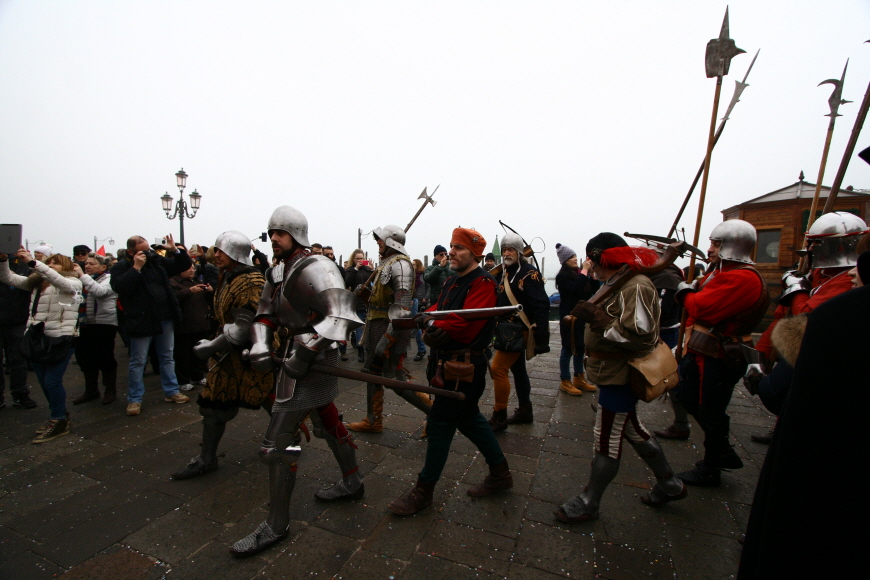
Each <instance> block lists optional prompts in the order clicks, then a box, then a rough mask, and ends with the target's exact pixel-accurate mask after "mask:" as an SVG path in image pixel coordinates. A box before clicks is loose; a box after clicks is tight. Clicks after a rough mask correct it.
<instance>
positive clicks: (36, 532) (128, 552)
mask: <svg viewBox="0 0 870 580" xmlns="http://www.w3.org/2000/svg"><path fill="white" fill-rule="evenodd" d="M553 336H554V337H555V338H556V342H558V338H557V337H558V334H555V333H554V335H553ZM119 342H120V341H119ZM351 354H353V351H352V350H351ZM118 359H119V362H120V365H121V369H122V370H123V369H125V368H126V364H127V357H126V352H125V351H124V349H123V348H119V349H118ZM354 361H355V357H351V362H348V363H346V364H347V366H348V367H349V368H354V369H355V368H358V366H359V365H358V364H357V363H356V362H354ZM409 368H410V369H411V371H412V373H413V374H414V375H416V376H417V377H418V379H420V380H422V376H423V363H413V362H411V363H409ZM121 374H122V375H123V374H124V373H123V372H122V373H121ZM530 374H531V376H532V378H533V380H532V386H533V390H532V399H533V402H534V405H535V423H534V424H531V425H522V426H513V427H511V428H509V430H508V431H507V432H504V433H501V434H499V435H498V438H499V441H500V443H501V445H502V449H503V450H504V451H505V453H506V454H507V457H508V461H509V463H510V467H511V469H512V470H513V473H514V486H515V487H514V488H513V490H511V491H509V492H505V493H503V494H501V495H496V496H492V497H489V498H485V499H481V500H475V499H472V498H470V497H469V496H467V495H466V494H465V489H466V488H467V487H468V486H469V485H470V484H474V483H478V482H479V481H480V480H481V479H482V478H483V476H484V474H485V472H486V466H485V463H484V462H483V460H482V457H481V456H480V454H478V453H477V451H476V449H475V448H474V447H473V446H472V445H471V444H470V443H469V442H468V441H467V440H466V439H465V438H464V437H462V436H461V435H459V434H458V433H457V436H456V439H455V441H454V444H453V448H452V451H451V455H450V459H449V461H448V463H447V467H446V469H445V471H444V475H443V478H442V480H441V481H440V482H439V484H438V486H437V487H436V491H435V504H434V505H433V507H432V508H429V509H427V510H424V511H423V512H421V513H420V514H417V515H416V516H412V517H407V518H401V517H397V516H393V515H391V514H390V513H389V512H388V511H387V509H386V508H387V504H388V503H389V502H390V501H392V500H393V499H394V498H396V497H398V496H399V495H401V494H403V493H405V492H406V491H407V490H408V489H410V487H411V485H412V484H413V482H414V481H415V479H416V474H417V472H418V471H419V470H420V468H421V467H422V464H423V457H424V454H425V449H426V443H425V440H420V439H419V438H418V437H419V434H420V432H421V426H422V420H421V417H420V415H419V412H418V411H416V409H414V408H412V407H411V406H410V405H407V404H404V403H403V402H402V401H401V399H399V398H398V397H397V396H396V395H395V394H394V393H392V392H389V391H388V392H387V404H386V408H385V412H386V413H387V417H386V418H385V421H384V422H385V425H386V426H387V429H386V430H385V431H384V432H383V433H382V434H363V435H361V436H359V437H358V438H357V442H358V444H359V459H360V464H361V468H362V470H363V472H364V473H365V475H366V482H365V483H366V495H365V497H364V498H363V499H361V500H358V501H352V502H348V503H342V504H322V503H318V502H316V501H315V500H314V498H313V496H312V494H313V492H314V491H315V490H316V489H318V488H319V487H321V486H323V485H325V484H327V483H331V482H332V481H334V480H335V479H337V477H338V476H339V473H338V470H337V467H336V465H335V462H334V459H333V458H332V455H331V454H330V453H329V450H328V448H327V447H326V445H325V444H324V443H323V442H322V441H320V440H317V439H312V441H311V443H308V444H303V448H304V452H303V455H302V459H301V460H300V462H299V471H298V476H299V477H298V480H297V484H296V490H295V493H294V497H293V522H292V524H291V533H290V536H289V538H288V539H286V540H285V541H284V542H282V543H281V544H279V545H278V546H276V547H274V548H273V549H271V550H268V551H266V552H264V553H262V554H260V555H258V556H255V557H253V558H249V559H245V560H237V559H234V558H232V557H231V556H230V555H229V553H228V552H227V547H228V546H229V545H230V544H231V543H232V542H234V541H235V540H237V539H239V538H241V537H243V536H245V535H247V534H248V533H249V532H250V531H252V530H253V529H254V528H255V527H256V526H257V524H259V522H261V521H262V520H263V519H264V518H265V516H266V513H267V509H268V505H267V502H268V491H267V480H268V475H267V470H266V467H265V466H264V465H262V464H260V463H259V462H258V460H257V450H258V444H259V442H260V439H261V437H262V433H263V430H264V428H265V427H266V424H267V415H266V413H265V412H263V411H259V412H254V411H246V410H243V411H241V412H240V413H239V416H238V417H237V419H236V420H234V421H233V422H231V423H230V424H229V426H228V428H227V432H226V436H225V438H224V441H223V443H222V445H221V449H220V453H221V455H222V457H221V467H220V469H218V470H217V471H215V472H212V473H209V474H207V475H205V476H203V477H199V478H195V479H193V480H187V481H173V480H171V479H170V478H169V473H171V472H173V471H175V470H176V469H178V468H180V467H183V466H184V465H185V464H186V462H187V461H188V460H189V459H190V457H192V456H194V455H196V454H197V453H198V443H199V434H200V424H199V415H198V412H197V407H196V405H195V404H193V403H190V404H187V405H176V404H170V403H164V402H163V394H162V391H161V390H160V388H159V384H158V379H159V377H157V376H156V375H152V374H150V372H149V375H148V376H147V377H146V379H147V380H146V388H147V393H146V397H145V401H144V405H143V412H142V414H141V415H139V416H138V417H127V416H126V415H125V414H124V409H125V407H126V402H125V401H124V400H123V396H122V398H121V399H119V400H118V401H117V402H116V403H114V404H112V405H108V406H102V405H100V403H99V401H94V402H91V403H87V404H85V405H80V406H76V407H73V406H72V405H71V403H70V410H71V412H72V419H73V427H72V433H71V435H70V436H66V437H62V438H60V439H58V440H55V441H52V442H49V443H45V444H42V445H32V444H31V443H30V439H32V437H33V435H34V433H33V432H34V429H35V428H36V427H38V426H39V425H41V424H42V423H43V422H44V421H45V419H46V418H47V405H46V403H45V400H44V398H43V396H42V393H41V392H40V390H39V388H38V387H36V388H34V391H33V393H32V394H33V398H34V400H36V401H37V402H38V403H39V408H38V409H36V410H32V411H25V410H22V409H20V408H13V407H12V406H11V405H9V407H7V408H6V409H3V410H2V411H0V578H2V579H16V580H29V579H38V578H51V577H54V576H58V575H61V574H64V579H65V580H74V579H79V578H82V579H83V578H101V579H111V580H115V579H118V580H123V579H139V578H145V579H158V578H167V579H176V578H177V579H181V580H195V579H200V578H202V579H209V580H211V579H213V578H216V577H219V578H221V580H235V579H249V578H250V579H253V578H264V579H279V578H347V579H351V580H356V579H370V578H371V579H374V578H383V579H389V580H393V579H414V580H417V579H430V578H431V579H436V578H451V579H457V580H461V579H466V578H468V579H471V578H474V579H486V580H488V579H496V578H509V579H511V580H530V579H541V580H544V579H552V580H556V579H558V578H611V579H614V580H617V579H622V578H639V577H651V578H690V579H697V578H729V577H733V576H734V574H735V572H736V570H737V564H738V561H739V557H740V544H739V543H738V538H739V537H740V535H741V533H742V531H743V530H744V528H745V526H746V520H747V517H748V513H749V505H750V503H751V501H752V496H753V493H754V489H755V482H756V479H757V477H758V473H759V469H760V467H761V464H762V462H763V460H764V454H765V453H766V447H765V446H763V445H759V444H756V443H754V442H752V441H751V440H750V435H751V434H752V433H763V432H766V431H767V429H768V428H769V427H771V426H772V425H773V419H772V418H771V416H770V415H769V414H768V413H767V412H766V411H765V410H764V409H763V408H762V407H761V406H760V403H759V401H758V400H757V399H754V398H750V397H749V396H748V395H747V393H746V392H745V391H744V390H743V388H742V387H739V388H738V389H736V390H735V395H734V399H733V401H732V404H731V408H730V411H729V412H730V414H731V421H732V430H733V436H734V442H735V444H736V445H737V451H738V453H739V454H740V456H741V457H742V458H743V459H744V461H745V462H746V467H745V468H743V469H742V470H740V471H736V472H733V473H729V474H725V475H723V484H722V487H720V488H718V489H697V488H691V489H690V490H689V497H688V498H687V499H686V500H684V501H681V502H677V503H674V504H669V505H667V506H665V507H664V508H663V509H661V510H656V509H652V508H648V507H646V506H644V505H643V504H642V503H641V502H640V501H639V499H638V496H639V495H640V494H641V493H643V492H644V491H645V490H647V489H649V488H650V485H651V483H652V474H651V473H650V472H649V470H648V469H647V468H646V466H645V465H644V464H643V463H642V462H641V460H640V459H639V458H638V457H637V455H636V454H635V453H634V452H633V451H632V449H631V448H630V447H629V446H627V445H626V450H625V451H626V452H625V453H624V454H623V460H622V466H621V468H620V471H619V474H618V475H617V476H616V479H615V481H614V483H613V484H612V485H611V486H610V488H609V489H608V490H607V493H606V494H605V496H604V500H603V502H602V511H601V518H600V519H599V520H597V521H595V522H591V523H587V524H581V525H576V526H568V525H564V524H561V523H560V522H558V521H557V520H556V519H555V518H554V517H553V515H552V512H553V510H554V509H555V508H556V507H557V506H558V505H559V504H560V503H562V502H564V501H565V500H567V499H568V498H570V497H571V496H573V495H576V494H577V493H579V492H580V491H581V488H582V486H583V485H584V484H585V481H586V477H587V474H588V472H589V464H590V456H591V452H592V443H591V438H592V426H593V423H594V413H593V411H592V408H591V405H590V404H591V403H593V402H594V401H595V399H596V397H595V396H594V395H591V396H590V395H584V396H583V397H571V396H568V395H565V394H563V393H560V391H559V389H558V384H559V383H558V358H557V354H555V353H551V354H550V355H546V356H540V357H537V358H536V359H534V360H533V361H532V362H531V363H530ZM67 379H68V381H67V391H68V396H69V399H70V400H71V399H72V396H73V395H74V394H75V393H77V392H79V391H80V390H81V386H82V381H81V378H80V372H79V369H78V367H77V366H75V365H73V364H71V365H70V368H69V371H68V372H67ZM121 380H122V385H121V388H120V391H121V394H122V395H123V394H124V393H125V392H126V386H125V382H124V379H121ZM30 382H31V384H32V385H34V386H35V385H37V383H36V380H35V377H33V375H32V374H31V377H30ZM364 389H365V387H364V385H362V384H360V383H352V382H350V381H341V383H340V391H341V395H340V396H339V398H338V399H337V401H336V403H337V405H338V407H339V410H340V411H342V412H344V414H345V418H346V419H349V420H357V419H359V418H361V417H362V414H363V408H364V405H365V395H364ZM491 395H492V393H491V389H488V390H487V398H486V399H485V401H484V402H483V403H482V408H483V410H484V414H486V415H489V413H490V411H491V407H490V405H491V402H492V398H491ZM512 405H513V401H512ZM639 410H640V414H641V417H642V419H643V420H644V421H645V422H646V424H647V425H648V426H649V427H650V428H661V427H665V426H667V425H668V424H669V423H670V419H671V417H672V415H671V412H670V407H669V405H666V404H662V402H660V401H659V402H654V403H651V404H646V405H645V404H643V403H641V404H640V405H639ZM700 434H701V431H700V429H699V428H697V426H695V425H693V431H692V438H691V439H690V440H689V441H683V442H670V441H663V442H662V446H663V448H664V449H665V452H666V454H667V456H668V459H669V460H670V462H671V465H672V466H673V467H674V469H675V470H677V471H681V470H685V469H689V468H690V467H691V466H692V464H693V463H694V462H695V461H697V460H698V459H700V457H701V439H700V437H699V436H700Z"/></svg>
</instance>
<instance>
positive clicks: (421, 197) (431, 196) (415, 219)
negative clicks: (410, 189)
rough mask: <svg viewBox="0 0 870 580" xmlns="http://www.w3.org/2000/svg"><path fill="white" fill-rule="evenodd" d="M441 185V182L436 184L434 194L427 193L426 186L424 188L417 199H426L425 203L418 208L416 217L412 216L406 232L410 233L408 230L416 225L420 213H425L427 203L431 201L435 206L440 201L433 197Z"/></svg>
mask: <svg viewBox="0 0 870 580" xmlns="http://www.w3.org/2000/svg"><path fill="white" fill-rule="evenodd" d="M439 187H441V184H440V183H439V184H438V185H436V186H435V189H433V190H432V195H426V188H425V187H424V188H423V193H421V194H420V195H418V196H417V199H425V200H426V201H424V202H423V205H421V206H420V209H418V210H417V213H415V214H414V217H412V218H411V221H409V222H408V225H406V226H405V233H406V234H407V233H408V230H410V229H411V226H412V225H414V222H415V221H417V218H418V217H420V214H421V213H423V210H424V209H426V204H427V203H431V204H432V207H435V204H436V203H438V202H437V201H435V200H434V199H432V198H433V197H435V192H436V191H438V188H439Z"/></svg>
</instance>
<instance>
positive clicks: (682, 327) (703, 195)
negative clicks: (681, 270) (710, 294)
mask: <svg viewBox="0 0 870 580" xmlns="http://www.w3.org/2000/svg"><path fill="white" fill-rule="evenodd" d="M721 93H722V75H719V76H717V77H716V94H715V96H714V97H713V116H712V117H711V118H710V134H709V137H708V138H707V155H706V157H704V176H703V178H702V179H701V194H700V196H699V197H698V217H697V219H696V220H695V234H694V236H693V237H692V245H693V246H695V247H698V242H699V241H700V239H701V221H702V220H703V218H704V202H705V201H706V199H707V181H708V179H709V178H710V160H711V159H712V157H713V146H714V145H715V144H716V116H717V115H718V114H719V95H720V94H721ZM689 276H690V277H691V278H692V279H693V280H694V277H695V254H694V252H693V253H692V254H691V257H690V258H689ZM687 316H688V312H687V311H686V309H685V308H683V317H682V319H681V320H680V331H679V336H678V337H677V356H678V357H682V352H683V338H684V337H685V336H686V318H687Z"/></svg>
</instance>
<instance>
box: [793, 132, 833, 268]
mask: <svg viewBox="0 0 870 580" xmlns="http://www.w3.org/2000/svg"><path fill="white" fill-rule="evenodd" d="M833 135H834V119H833V118H831V122H830V124H829V125H828V134H827V135H826V136H825V148H824V149H822V162H821V163H820V164H819V176H818V178H817V179H816V191H815V192H814V193H813V203H812V204H810V215H809V216H808V217H807V229H806V231H807V232H808V231H810V228H811V227H812V225H813V222H814V221H816V207H818V205H819V195H821V192H822V180H823V179H824V178H825V165H827V163H828V151H830V150H831V137H833ZM806 245H807V234H806V233H804V243H803V244H802V245H801V248H805V247H806ZM806 264H807V257H806V256H804V257H802V258H801V261H800V264H798V270H800V271H801V272H804V271H805V270H804V268H805V267H806Z"/></svg>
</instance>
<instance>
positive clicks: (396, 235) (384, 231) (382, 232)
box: [373, 225, 408, 255]
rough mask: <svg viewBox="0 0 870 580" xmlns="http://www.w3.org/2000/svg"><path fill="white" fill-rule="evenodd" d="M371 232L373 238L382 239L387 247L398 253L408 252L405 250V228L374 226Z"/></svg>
mask: <svg viewBox="0 0 870 580" xmlns="http://www.w3.org/2000/svg"><path fill="white" fill-rule="evenodd" d="M373 233H374V234H375V239H378V240H383V241H384V244H385V245H386V246H387V247H388V248H392V249H394V250H396V251H397V252H399V253H400V254H406V255H407V254H408V252H407V250H405V230H403V229H402V228H400V227H399V226H394V225H386V226H384V227H382V228H375V229H374V231H373Z"/></svg>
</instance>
